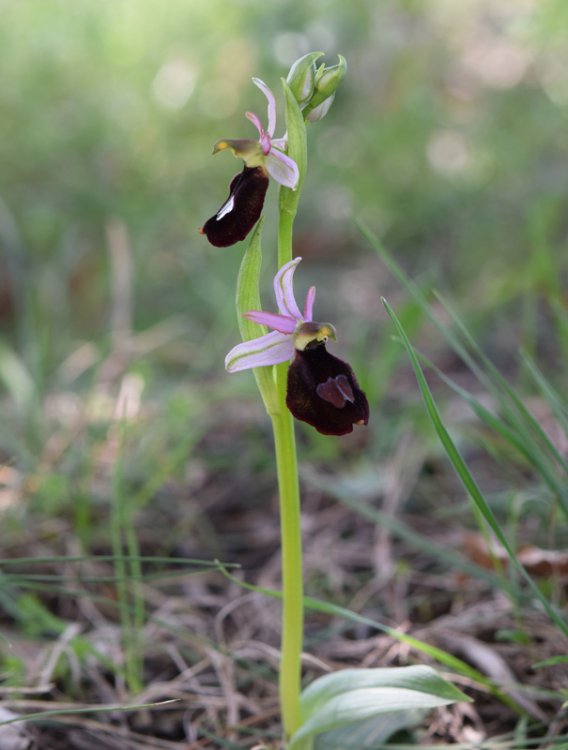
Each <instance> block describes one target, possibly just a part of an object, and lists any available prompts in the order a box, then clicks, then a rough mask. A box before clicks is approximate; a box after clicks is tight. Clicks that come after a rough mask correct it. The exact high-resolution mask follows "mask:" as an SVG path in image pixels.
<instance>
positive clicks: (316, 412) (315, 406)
mask: <svg viewBox="0 0 568 750" xmlns="http://www.w3.org/2000/svg"><path fill="white" fill-rule="evenodd" d="M286 406H287V407H288V408H289V409H290V411H291V412H292V414H293V415H294V416H295V417H296V419H301V420H302V421H303V422H307V423H308V424H311V425H312V426H313V427H315V428H316V430H317V431H318V432H321V433H323V434H324V435H346V434H347V433H349V432H353V425H354V424H359V425H366V424H367V423H368V421H369V404H368V402H367V398H366V396H365V394H364V393H363V391H362V390H361V389H360V388H359V384H358V383H357V378H356V377H355V373H354V372H353V370H352V369H351V367H350V366H349V365H348V364H347V362H344V361H343V360H342V359H339V358H338V357H334V356H333V354H330V353H329V352H328V351H327V349H326V348H325V344H324V343H323V342H317V341H316V342H315V344H314V345H310V344H308V346H307V347H306V348H305V349H303V350H302V351H299V350H296V352H295V355H294V359H293V360H292V363H291V364H290V369H289V370H288V389H287V393H286Z"/></svg>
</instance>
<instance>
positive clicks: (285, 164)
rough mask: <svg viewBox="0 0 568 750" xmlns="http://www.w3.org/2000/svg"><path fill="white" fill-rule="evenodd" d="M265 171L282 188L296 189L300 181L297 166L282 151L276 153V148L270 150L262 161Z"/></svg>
mask: <svg viewBox="0 0 568 750" xmlns="http://www.w3.org/2000/svg"><path fill="white" fill-rule="evenodd" d="M264 165H265V167H266V171H267V172H268V174H269V175H270V176H271V177H272V179H273V180H276V182H278V183H280V185H284V187H287V188H292V190H295V189H296V188H297V187H298V181H299V179H300V170H299V169H298V165H297V164H296V162H295V161H294V159H291V158H290V157H289V156H286V154H283V153H282V151H278V149H276V148H271V149H270V153H269V154H268V156H267V157H266V159H265V161H264Z"/></svg>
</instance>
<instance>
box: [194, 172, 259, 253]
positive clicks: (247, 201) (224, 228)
mask: <svg viewBox="0 0 568 750" xmlns="http://www.w3.org/2000/svg"><path fill="white" fill-rule="evenodd" d="M267 189H268V175H267V174H266V172H265V171H264V169H263V168H262V167H245V168H244V169H243V171H242V172H240V173H239V174H238V175H236V176H235V177H233V179H232V180H231V184H230V185H229V197H228V198H227V200H226V201H225V202H224V203H223V205H222V206H221V208H220V209H219V210H218V211H217V213H216V214H215V215H214V216H212V217H211V218H210V219H208V220H207V221H206V222H205V224H204V225H203V227H202V229H201V230H200V232H201V234H205V235H206V236H207V239H208V240H209V242H210V243H211V244H212V245H215V247H229V246H230V245H234V244H235V242H239V241H240V240H244V238H245V237H246V236H247V234H248V233H249V232H250V230H251V229H252V228H253V227H254V225H255V224H256V222H257V221H258V220H259V218H260V214H261V213H262V207H263V205H264V196H265V195H266V190H267Z"/></svg>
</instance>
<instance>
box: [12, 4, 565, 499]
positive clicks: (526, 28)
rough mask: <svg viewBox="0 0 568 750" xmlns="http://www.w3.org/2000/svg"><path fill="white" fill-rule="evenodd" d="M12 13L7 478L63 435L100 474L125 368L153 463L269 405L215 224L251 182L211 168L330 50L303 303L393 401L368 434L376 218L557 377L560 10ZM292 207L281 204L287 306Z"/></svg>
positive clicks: (305, 211)
mask: <svg viewBox="0 0 568 750" xmlns="http://www.w3.org/2000/svg"><path fill="white" fill-rule="evenodd" d="M0 13H1V23H0V69H1V71H2V82H1V84H0V112H1V117H0V163H1V165H2V168H1V170H0V252H1V258H2V274H1V277H0V325H1V333H2V342H3V343H2V345H1V349H0V382H1V383H2V387H3V390H2V396H1V402H0V408H1V410H2V415H1V419H2V430H1V433H2V435H1V439H0V450H1V452H2V456H1V457H2V459H3V461H4V462H5V463H7V464H8V465H10V466H15V465H20V466H23V467H25V468H27V470H34V467H36V465H37V459H38V456H40V457H42V456H43V459H45V450H46V445H48V441H49V440H50V439H53V435H54V434H58V433H57V430H58V429H59V428H61V429H63V431H64V433H65V435H66V439H65V440H64V441H63V443H64V446H65V447H64V448H63V449H62V452H61V453H59V454H58V453H57V450H56V451H55V455H56V459H55V460H54V463H52V464H51V465H52V466H55V465H58V466H60V464H59V463H58V462H63V464H64V463H65V461H66V460H70V461H71V463H73V461H78V462H79V464H82V462H83V461H84V460H85V459H84V452H83V453H81V450H82V448H81V441H82V440H85V441H86V443H87V444H90V443H89V441H92V440H95V441H96V439H97V435H98V433H97V430H101V427H100V425H101V424H105V420H107V419H111V416H112V413H113V409H114V410H115V411H114V413H116V408H117V407H116V398H118V395H117V394H118V388H119V385H120V383H122V385H124V383H123V381H122V380H121V378H123V376H124V375H125V374H132V375H133V376H134V377H135V380H134V381H133V382H134V386H132V387H133V390H134V393H135V394H138V395H139V396H140V393H141V391H142V390H143V391H144V395H143V401H144V404H145V408H146V409H147V410H149V413H146V418H147V421H146V422H145V423H144V428H141V434H142V435H143V436H144V440H145V441H146V443H144V440H141V442H140V444H139V445H140V446H144V445H146V448H145V449H144V448H143V447H142V448H140V450H141V451H142V453H143V450H146V451H147V455H148V456H151V455H162V453H161V452H160V451H161V450H163V451H165V452H166V453H167V452H168V451H170V449H171V444H173V445H176V446H179V445H180V440H181V441H182V442H183V441H189V442H191V440H192V439H195V440H197V439H198V433H199V434H203V433H204V432H205V431H206V430H207V429H208V428H209V427H211V425H212V424H214V425H217V426H222V424H223V421H224V420H226V419H227V412H226V410H225V409H226V403H227V401H229V402H232V403H233V406H235V397H236V396H239V398H241V397H242V398H245V399H246V401H245V403H246V404H250V405H251V406H250V408H251V409H256V408H257V407H256V404H257V400H256V397H255V393H254V384H253V380H252V377H250V376H249V375H248V374H244V375H240V376H233V377H229V376H228V375H226V374H225V372H224V370H223V359H224V355H225V353H226V351H227V350H228V349H229V348H230V347H231V346H232V345H233V344H234V343H236V341H237V337H238V333H237V325H236V320H235V313H234V307H233V295H234V283H235V278H236V274H237V271H238V266H239V263H240V259H241V256H242V252H243V247H242V246H236V247H233V248H229V249H222V250H220V249H216V248H212V247H211V246H209V245H208V244H207V242H206V240H205V238H204V237H202V236H201V235H200V234H199V233H198V228H199V227H200V226H201V225H202V224H203V223H204V221H205V220H206V219H207V218H208V217H209V216H210V215H212V214H213V213H214V212H215V211H216V209H217V208H218V207H219V206H220V205H221V202H222V201H223V200H224V198H225V196H226V190H227V185H228V182H229V180H230V179H231V177H232V176H233V175H234V174H235V173H236V172H237V171H239V170H240V168H241V167H240V164H239V163H237V162H236V161H234V160H233V159H232V157H230V156H229V155H228V154H223V155H219V156H216V157H215V158H212V156H211V148H212V145H213V143H214V142H215V141H216V140H217V139H218V138H220V137H253V136H254V129H253V128H252V126H251V125H250V123H248V122H247V120H246V119H245V117H244V112H245V111H246V110H253V111H256V112H258V113H259V114H260V115H261V116H262V117H264V108H265V104H264V100H263V98H262V96H261V94H260V93H259V92H258V91H257V89H256V88H255V87H254V86H252V85H251V82H250V79H251V76H255V75H256V76H260V77H262V78H263V79H264V80H265V81H266V82H267V83H268V84H269V85H270V86H271V87H272V88H274V89H275V90H278V81H279V78H280V77H281V76H285V75H286V72H287V70H288V67H289V66H290V64H291V63H292V62H293V61H294V60H295V59H296V58H297V57H299V56H300V55H302V54H304V53H306V52H308V51H311V50H315V49H320V50H322V51H324V52H325V53H326V58H325V60H326V62H328V64H333V63H334V62H335V61H336V59H337V58H336V56H337V53H338V52H340V53H342V54H344V55H345V57H346V58H347V60H348V64H349V71H348V75H347V77H346V79H345V81H344V83H343V85H342V87H341V89H340V91H339V93H338V96H337V98H336V102H335V104H334V107H333V108H332V110H331V112H330V113H329V115H328V116H327V117H326V118H325V119H324V120H323V121H321V122H320V123H317V124H315V125H313V126H312V127H310V132H309V137H310V144H309V149H310V151H309V174H308V177H307V180H306V184H305V190H304V195H303V200H302V202H301V205H300V213H299V217H298V221H297V230H296V235H295V238H296V239H295V241H296V250H297V254H300V255H302V256H303V257H304V258H305V261H304V263H303V264H302V266H301V267H300V271H299V272H298V274H297V280H298V287H299V294H300V295H302V294H303V292H304V291H305V289H306V288H307V287H308V286H309V285H310V284H312V283H314V282H315V283H316V284H317V285H318V295H319V296H318V301H317V314H318V317H320V318H323V319H329V320H331V321H332V322H333V323H334V324H335V325H336V327H337V328H338V331H339V335H340V344H339V345H338V352H339V353H340V354H341V353H343V355H345V356H349V358H350V360H351V361H352V363H353V365H354V367H355V369H356V370H357V372H358V373H359V375H360V379H361V381H362V383H363V384H364V385H365V387H366V388H367V390H368V391H369V393H370V397H371V399H372V409H373V410H374V416H373V417H372V419H373V421H374V423H372V424H371V426H370V428H369V429H370V430H371V431H372V432H371V434H372V435H379V434H380V430H378V429H377V428H376V427H375V425H377V423H378V422H379V419H380V418H381V417H380V416H379V414H380V410H381V409H382V408H383V406H382V405H383V403H384V401H385V392H388V388H389V385H390V382H391V380H390V378H391V375H390V372H389V371H388V367H386V366H385V361H387V363H388V362H390V361H391V360H392V356H391V357H390V359H389V356H387V354H388V352H387V351H386V350H387V349H388V347H389V346H390V344H389V343H388V341H389V337H390V335H391V333H392V331H391V328H390V326H389V325H388V324H387V322H386V320H385V315H384V312H383V311H382V308H381V305H380V299H379V298H380V295H381V294H388V293H389V292H390V291H391V290H392V289H393V284H392V281H391V280H389V279H388V277H387V274H386V272H385V270H384V268H383V267H382V266H381V264H380V262H379V260H378V259H377V257H376V255H375V254H374V252H373V251H372V249H371V248H370V247H369V245H368V243H367V242H366V240H365V239H364V238H363V237H362V236H361V234H360V233H359V231H358V230H357V228H356V225H355V223H354V220H355V219H360V220H362V221H364V222H365V223H366V224H367V225H368V226H370V227H371V229H373V230H374V231H375V232H376V233H377V234H378V235H379V236H380V237H381V238H382V239H383V241H384V242H385V243H386V244H387V245H388V247H390V249H391V251H392V252H393V253H394V254H395V256H396V257H397V259H398V260H399V262H400V263H401V264H402V265H403V266H404V267H405V268H406V269H407V270H408V271H409V272H410V273H411V275H412V276H414V277H415V278H418V279H421V278H422V279H425V280H434V281H435V283H436V284H437V285H439V286H441V287H442V288H445V289H446V290H447V291H449V293H450V295H451V296H452V297H453V298H454V299H455V300H457V301H458V304H459V307H460V310H461V311H462V313H464V314H465V315H466V316H469V317H470V319H471V322H472V325H473V326H474V330H475V332H476V334H478V335H479V336H480V338H481V339H482V341H483V340H484V339H488V342H489V343H488V345H493V348H494V350H495V351H496V352H497V353H498V354H502V353H503V347H504V349H505V350H508V351H514V350H515V349H516V347H518V346H519V345H520V344H523V345H524V346H526V347H527V348H528V349H529V351H530V350H532V351H535V350H539V349H543V350H544V352H545V353H546V354H547V355H548V356H549V358H550V361H551V362H553V363H556V364H557V360H556V349H557V341H556V337H555V332H554V330H552V327H550V326H547V325H546V322H547V317H546V316H545V317H544V319H542V318H541V311H540V304H541V297H542V295H546V298H547V300H550V299H552V300H553V302H554V304H556V305H557V306H558V305H560V306H563V305H564V306H565V303H566V300H565V297H564V292H563V287H562V283H561V279H562V274H563V273H564V272H565V270H566V232H567V220H566V210H565V205H566V193H567V186H568V184H567V176H566V175H567V171H566V159H567V156H568V153H567V152H568V138H567V137H566V133H567V124H568V119H567V113H568V44H567V41H568V11H567V6H566V4H565V3H564V2H563V1H562V0H548V2H537V1H536V0H522V1H521V0H500V1H499V2H495V1H494V0H493V2H486V1H484V0H459V2H458V1H457V0H430V1H429V2H427V3H425V2H418V1H416V0H414V1H413V0H385V1H384V2H377V1H376V0H353V1H352V2H349V3H345V2H341V0H319V1H318V0H312V1H311V2H306V3H296V2H290V1H289V0H275V1H274V2H271V3H266V2H261V1H260V0H235V2H227V1H226V0H225V1H221V0H168V2H166V3H157V2H155V0H112V2H111V1H110V0H96V1H95V0H80V1H79V2H70V1H69V0H60V1H59V2H57V1H56V0H22V1H20V2H14V1H13V0H12V1H11V0H2V2H0ZM282 128H283V123H282V121H280V123H279V126H278V128H277V132H278V134H280V133H281V132H282ZM275 198H276V190H275V187H274V186H271V188H270V191H269V194H268V199H267V214H268V222H267V227H266V230H265V233H264V234H265V238H264V255H265V273H266V281H267V284H266V294H265V300H266V305H267V306H269V305H270V304H271V303H272V299H271V294H270V287H269V284H268V282H269V278H270V277H271V276H272V274H273V273H274V271H275V260H274V251H275V240H274V231H273V230H274V216H275V203H276V201H275ZM330 292H332V293H330ZM326 293H327V295H326ZM392 295H393V296H392V298H391V297H389V299H391V302H392V303H393V304H394V305H395V306H396V304H397V303H399V302H400V304H401V305H402V304H403V303H402V301H401V298H400V292H399V290H398V289H397V288H396V287H395V288H394V291H393V292H392ZM543 321H544V322H543ZM491 342H493V344H491ZM389 351H390V350H389ZM348 353H349V354H348ZM109 383H111V384H113V385H112V387H110V388H107V389H106V390H105V389H104V388H103V389H101V388H100V387H99V386H101V384H103V385H108V384H109ZM131 385H132V383H131ZM95 386H97V387H96V388H95ZM115 386H116V387H115ZM113 388H114V390H113ZM101 391H104V393H103V395H104V396H108V397H109V402H108V403H107V402H105V400H104V398H103V395H101ZM111 392H112V395H109V394H110V393H111ZM85 394H89V401H88V409H87V412H88V413H87V417H85V410H84V407H85V403H84V402H83V399H84V398H85V399H86V395H85ZM93 394H94V395H93ZM253 405H254V406H253ZM247 413H248V412H247ZM229 414H230V412H229ZM254 414H255V415H256V414H257V412H254ZM258 414H259V416H258V419H259V420H262V414H261V412H258ZM80 415H83V417H85V422H86V423H87V424H88V426H89V430H91V434H86V432H85V431H84V430H83V429H82V426H83V427H84V424H83V425H82V426H81V424H80V422H81V419H80ZM156 415H163V416H165V419H164V420H163V421H160V419H156ZM255 418H256V417H255ZM73 420H76V422H74V421H73ZM239 420H240V415H238V418H237V419H236V421H237V423H239ZM70 425H71V427H70ZM73 425H79V426H76V428H75V429H76V431H75V432H73V429H72V427H73ZM149 427H151V428H152V429H151V430H149V429H148V428H149ZM87 432H88V431H87ZM188 434H189V435H190V437H187V435H188ZM383 434H384V433H383ZM70 435H71V437H70ZM73 436H74V437H73ZM191 436H193V438H192V437H191ZM310 439H311V438H310ZM377 439H379V438H377ZM160 440H161V441H162V442H161V443H160V445H161V448H160V450H158V451H157V454H154V453H153V451H155V449H156V445H155V441H158V442H159V441H160ZM314 440H316V438H314ZM66 441H67V442H66ZM185 444H186V443H185V442H183V445H185ZM321 445H323V444H322V443H320V448H321ZM48 447H49V446H48ZM82 447H83V448H84V447H85V446H84V445H83V446H82ZM321 450H325V449H323V448H321ZM330 450H332V449H330ZM74 451H76V452H77V454H76V455H75V458H74V459H73V458H71V459H70V458H69V456H73V455H74V453H73V452H74ZM87 453H88V451H87ZM181 453H182V454H183V450H182V451H181ZM63 457H65V458H63ZM180 460H181V459H180ZM48 463H49V462H48ZM63 473H65V469H63ZM57 486H58V487H59V485H57ZM59 489H61V488H60V487H59ZM75 491H76V490H75Z"/></svg>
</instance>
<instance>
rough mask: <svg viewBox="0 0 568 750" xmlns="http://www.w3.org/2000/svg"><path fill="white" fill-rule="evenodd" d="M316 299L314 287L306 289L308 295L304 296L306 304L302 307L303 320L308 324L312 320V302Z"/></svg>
mask: <svg viewBox="0 0 568 750" xmlns="http://www.w3.org/2000/svg"><path fill="white" fill-rule="evenodd" d="M315 299H316V288H315V286H311V287H310V288H309V289H308V293H307V295H306V303H305V305H304V320H306V321H307V322H308V323H311V321H312V320H313V319H314V315H313V312H314V302H315Z"/></svg>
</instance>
